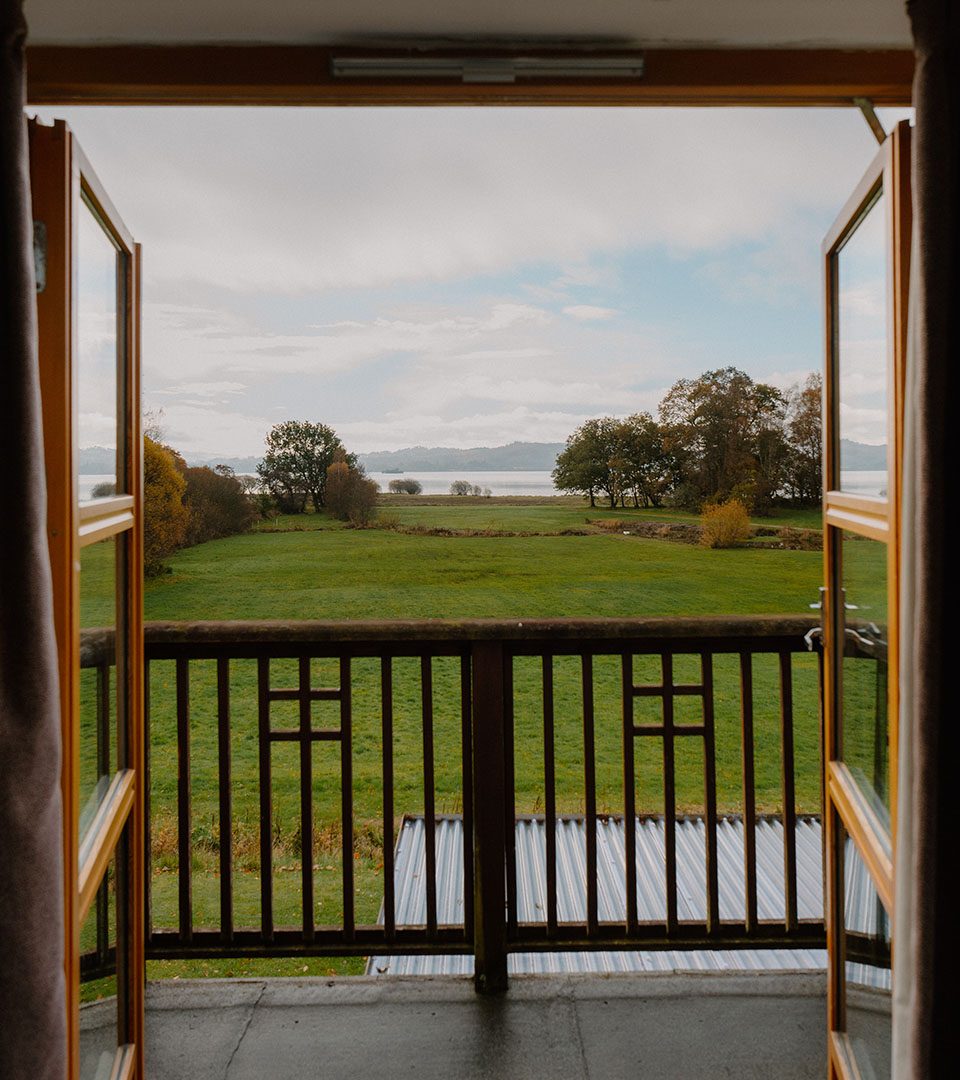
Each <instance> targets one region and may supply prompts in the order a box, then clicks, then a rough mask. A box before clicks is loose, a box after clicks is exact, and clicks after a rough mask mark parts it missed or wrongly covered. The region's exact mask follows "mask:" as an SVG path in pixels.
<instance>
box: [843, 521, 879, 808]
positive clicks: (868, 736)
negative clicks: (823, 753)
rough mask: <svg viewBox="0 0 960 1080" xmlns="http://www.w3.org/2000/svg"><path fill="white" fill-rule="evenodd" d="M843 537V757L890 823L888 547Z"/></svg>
mask: <svg viewBox="0 0 960 1080" xmlns="http://www.w3.org/2000/svg"><path fill="white" fill-rule="evenodd" d="M842 535H843V542H842V554H841V559H842V581H843V598H844V613H843V615H844V647H843V673H842V695H843V702H842V705H843V707H842V711H841V716H842V728H841V742H842V758H843V761H844V762H845V764H846V765H847V767H848V768H849V769H850V771H851V773H852V774H853V777H854V780H855V781H856V783H857V786H858V787H859V788H860V790H861V791H862V792H863V794H864V795H865V796H866V798H867V799H868V801H869V802H870V804H871V805H872V806H873V808H874V810H875V811H876V813H877V815H878V816H879V817H880V819H881V821H883V822H884V824H885V825H887V826H889V822H890V785H889V771H890V746H889V735H890V732H889V718H888V715H887V677H888V670H887V546H886V544H882V543H880V542H879V541H877V540H868V539H867V538H866V537H861V536H857V535H855V534H853V533H847V532H845V533H843V534H842Z"/></svg>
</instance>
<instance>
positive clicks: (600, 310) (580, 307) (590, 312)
mask: <svg viewBox="0 0 960 1080" xmlns="http://www.w3.org/2000/svg"><path fill="white" fill-rule="evenodd" d="M563 313H564V315H569V316H570V318H571V319H580V320H581V321H582V322H591V321H593V320H596V319H610V318H612V317H613V316H614V315H617V314H618V312H617V310H616V308H606V307H596V306H595V305H594V304H571V305H570V306H569V307H565V308H564V309H563Z"/></svg>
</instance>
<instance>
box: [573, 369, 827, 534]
mask: <svg viewBox="0 0 960 1080" xmlns="http://www.w3.org/2000/svg"><path fill="white" fill-rule="evenodd" d="M820 402H821V382H820V376H819V375H810V376H809V377H808V378H807V379H805V380H804V381H802V382H800V383H797V384H795V385H794V386H792V387H791V388H790V389H789V390H787V391H786V392H784V391H781V390H779V389H777V388H776V387H774V386H770V385H768V384H766V383H762V382H755V381H754V380H753V379H752V378H751V377H750V376H749V375H747V374H745V373H744V372H742V371H740V370H738V369H737V368H734V367H726V368H718V369H717V370H714V371H707V372H704V373H703V374H702V375H700V376H699V377H698V378H696V379H679V380H678V381H677V382H675V383H674V384H673V386H672V387H671V388H670V390H669V391H668V392H667V394H666V395H665V397H664V398H663V400H662V401H661V402H660V406H659V409H658V415H657V417H656V418H654V416H653V415H652V414H651V413H649V412H640V413H636V414H634V415H633V416H628V417H626V418H625V419H619V418H616V417H612V416H604V417H597V418H595V419H592V420H587V421H586V422H585V423H583V424H581V425H580V427H578V428H577V430H576V431H574V432H573V434H572V435H570V436H569V438H568V439H567V442H566V446H565V447H564V449H563V450H562V451H561V452H560V454H559V455H558V456H557V463H556V467H555V468H554V470H553V473H552V476H553V482H554V484H555V485H556V487H557V488H558V489H559V490H561V491H569V492H576V493H577V494H582V495H585V496H587V497H588V498H589V499H590V505H591V506H595V505H596V500H597V499H598V498H599V499H604V500H607V501H608V502H609V505H610V506H611V507H614V506H627V505H628V503H629V504H632V505H633V506H635V507H657V506H664V505H672V506H678V507H681V508H684V509H689V510H700V509H701V508H702V507H703V506H704V505H705V504H709V503H715V502H722V501H725V500H728V499H737V500H739V501H740V502H742V503H743V504H744V505H745V506H747V507H748V508H749V509H750V510H751V511H752V512H754V513H759V514H762V513H765V512H767V511H769V510H770V508H771V507H772V506H773V505H774V504H775V503H778V502H788V503H792V504H795V505H811V506H812V505H816V504H818V503H819V502H820V493H821V405H820Z"/></svg>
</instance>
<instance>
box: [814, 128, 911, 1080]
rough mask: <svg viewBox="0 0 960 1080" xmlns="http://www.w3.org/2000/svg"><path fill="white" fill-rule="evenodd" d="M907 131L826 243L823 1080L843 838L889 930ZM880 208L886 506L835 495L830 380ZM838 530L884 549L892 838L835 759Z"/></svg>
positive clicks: (847, 1060) (889, 143) (884, 149)
mask: <svg viewBox="0 0 960 1080" xmlns="http://www.w3.org/2000/svg"><path fill="white" fill-rule="evenodd" d="M910 148H911V129H910V127H909V125H908V124H907V123H900V124H898V125H897V126H896V127H895V128H894V130H893V131H892V132H891V133H890V135H889V136H888V137H887V139H886V141H885V142H884V144H883V145H882V146H881V147H880V149H879V150H878V152H877V154H876V156H875V157H874V159H873V161H872V162H871V164H870V166H869V167H868V169H867V171H866V172H865V174H864V176H863V178H862V179H861V181H860V183H859V184H858V185H857V187H856V189H855V190H854V192H853V193H852V194H851V196H850V198H849V199H848V201H847V203H846V205H845V206H844V207H843V209H842V210H841V212H840V214H839V215H838V217H837V219H836V221H835V222H834V225H833V227H832V228H831V229H830V231H829V232H828V234H827V236H826V237H825V239H824V241H823V245H822V248H821V255H822V258H823V266H824V313H825V319H824V324H825V356H826V372H825V378H824V387H823V390H824V408H823V432H824V436H823V452H824V461H823V485H824V496H823V519H824V520H823V524H824V543H823V557H824V562H823V565H824V583H825V585H826V586H827V587H826V588H825V589H824V592H823V603H824V607H823V627H824V651H825V661H826V662H825V663H824V688H823V703H824V709H823V714H824V716H823V720H824V738H823V758H824V760H823V767H824V823H823V824H824V835H825V852H826V866H825V875H824V877H825V883H826V889H825V895H824V914H825V916H826V923H827V949H828V954H829V955H828V971H827V1017H828V1028H829V1039H828V1048H829V1056H830V1075H831V1077H834V1076H835V1077H838V1078H841V1080H856V1078H858V1077H859V1075H860V1074H859V1070H858V1068H857V1065H856V1060H855V1058H854V1055H853V1051H852V1048H851V1046H850V1043H849V1040H848V1039H847V1037H846V1031H845V1029H846V1008H845V989H844V987H845V955H844V952H845V947H844V929H843V914H844V858H845V856H844V855H843V853H842V852H841V850H840V845H841V837H842V836H843V835H844V834H846V835H847V836H848V838H849V839H850V840H851V841H852V842H853V844H854V845H855V847H856V849H857V851H858V852H859V854H860V856H861V858H862V859H863V862H864V864H865V866H866V868H867V871H868V873H869V876H870V878H871V879H872V882H873V884H874V886H875V888H876V891H877V893H878V895H879V897H880V899H881V901H882V903H883V905H884V908H885V909H886V912H887V914H888V916H889V917H890V920H891V923H892V921H893V910H894V891H895V868H896V828H897V814H896V810H897V791H898V785H897V772H898V745H899V700H900V697H899V677H898V672H899V633H900V620H899V594H900V544H901V522H900V510H901V506H902V483H903V475H902V456H903V413H904V389H905V370H906V352H907V314H908V303H909V277H910V238H911V229H912V206H911V188H910V173H909V161H910ZM880 190H882V191H883V194H884V198H885V199H886V203H885V210H886V216H885V222H884V225H885V232H886V236H887V273H888V280H887V327H886V332H887V357H886V365H887V386H888V406H887V407H888V418H887V477H888V488H887V495H886V496H885V497H872V496H860V495H851V494H847V493H845V492H843V491H842V490H840V460H839V440H840V435H841V432H840V424H839V401H838V398H837V393H836V389H837V387H836V380H835V376H836V374H837V371H838V353H839V341H838V339H837V334H836V326H837V322H836V317H837V308H838V302H839V284H838V272H837V255H838V253H839V251H840V249H841V248H842V246H843V244H844V242H845V241H846V239H847V238H848V237H849V236H850V235H852V233H853V232H854V231H855V230H856V228H857V226H858V225H859V223H860V221H861V220H862V218H863V216H864V215H865V213H866V212H867V210H868V208H869V207H870V206H871V205H872V200H873V199H874V198H875V196H876V194H877V192H878V191H880ZM842 530H848V531H850V532H852V533H854V534H857V535H861V536H866V537H868V538H871V539H873V540H877V541H880V542H882V543H884V544H886V546H887V552H886V574H887V610H888V620H887V671H888V680H887V702H886V708H887V721H888V731H887V739H888V747H889V757H888V778H887V779H888V790H889V793H890V823H889V829H888V828H887V826H885V825H884V823H883V822H882V821H881V820H880V818H879V816H878V815H877V814H876V812H875V811H874V810H873V808H872V807H871V806H870V805H869V803H868V801H867V800H866V799H865V797H864V796H863V795H862V794H861V792H860V791H859V789H858V787H857V785H856V783H855V781H854V780H853V778H852V774H851V773H850V771H849V769H848V768H847V766H846V765H845V764H844V763H843V761H842V758H841V753H840V750H841V735H842V730H841V729H842V723H841V722H840V721H839V719H838V718H839V717H841V716H842V704H843V703H842V687H841V679H842V675H839V674H838V672H837V671H836V667H837V665H836V664H835V663H834V662H831V660H832V659H833V658H834V657H835V656H836V653H835V652H832V650H833V649H834V647H835V645H836V648H841V649H842V644H838V643H841V642H842V635H843V633H844V629H843V626H844V611H843V604H842V600H841V597H840V596H839V595H838V594H837V593H836V592H834V591H832V590H831V589H830V587H829V585H830V583H831V581H836V582H839V581H841V580H842V576H841V566H842V562H841V558H842V552H841V548H842Z"/></svg>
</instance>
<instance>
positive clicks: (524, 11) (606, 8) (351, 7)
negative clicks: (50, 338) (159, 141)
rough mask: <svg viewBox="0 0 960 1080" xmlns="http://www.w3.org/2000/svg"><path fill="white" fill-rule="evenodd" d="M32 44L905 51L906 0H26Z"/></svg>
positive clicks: (907, 39) (907, 31)
mask: <svg viewBox="0 0 960 1080" xmlns="http://www.w3.org/2000/svg"><path fill="white" fill-rule="evenodd" d="M25 10H26V15H27V21H28V23H29V25H30V40H31V42H32V43H33V44H38V45H40V44H47V45H54V44H57V45H59V44H64V45H66V44H69V45H94V44H109V43H131V44H132V43H142V44H157V45H160V44H175V43H176V44H186V43H204V42H206V43H210V42H220V43H243V44H253V43H258V42H266V43H274V44H276V43H287V44H300V45H304V44H331V43H339V44H343V43H345V42H358V43H359V42H363V41H369V40H371V39H384V38H391V37H397V36H404V37H412V38H431V39H435V38H444V37H448V38H458V39H462V38H465V37H466V38H486V39H491V38H506V39H524V40H529V39H544V38H546V39H554V40H560V41H563V40H567V39H574V40H575V39H609V41H610V43H611V44H613V43H624V44H625V43H631V44H640V45H648V46H655V45H666V46H681V45H699V46H728V47H732V46H753V47H778V46H793V47H833V48H909V47H910V45H911V37H910V25H909V22H908V19H907V16H906V13H905V5H904V0H446V2H442V0H349V2H344V0H160V2H158V0H73V2H69V0H26V4H25Z"/></svg>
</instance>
